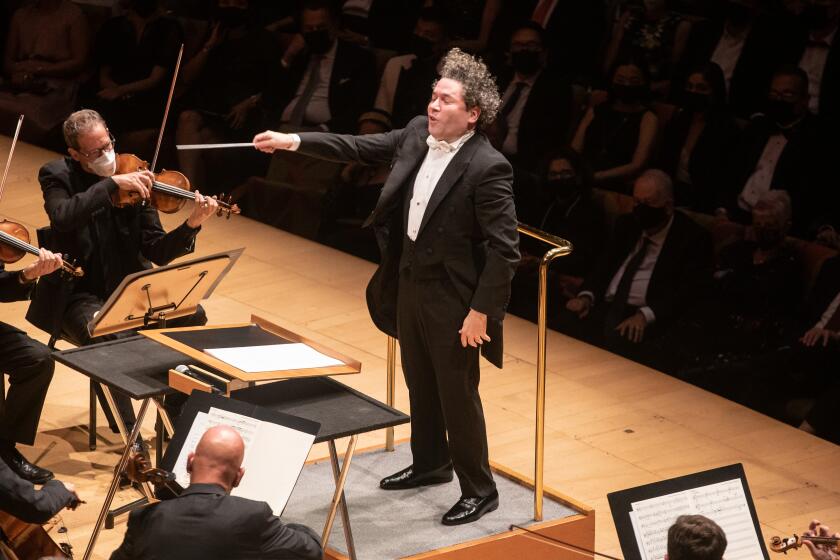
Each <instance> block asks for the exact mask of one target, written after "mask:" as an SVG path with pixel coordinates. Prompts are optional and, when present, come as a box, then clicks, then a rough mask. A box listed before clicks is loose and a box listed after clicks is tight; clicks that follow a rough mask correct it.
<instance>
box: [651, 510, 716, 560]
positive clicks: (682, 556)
mask: <svg viewBox="0 0 840 560" xmlns="http://www.w3.org/2000/svg"><path fill="white" fill-rule="evenodd" d="M726 545H727V542H726V535H725V534H724V532H723V529H721V528H720V525H718V524H717V523H715V522H714V521H712V520H711V519H709V518H708V517H705V516H703V515H680V516H679V517H677V520H676V521H675V522H674V524H673V525H671V527H670V528H669V529H668V545H667V546H668V553H667V554H665V560H723V553H724V552H725V551H726Z"/></svg>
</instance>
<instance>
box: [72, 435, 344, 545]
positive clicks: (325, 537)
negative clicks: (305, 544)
mask: <svg viewBox="0 0 840 560" xmlns="http://www.w3.org/2000/svg"><path fill="white" fill-rule="evenodd" d="M358 439H359V436H358V435H355V434H354V435H352V436H350V441H349V442H348V443H347V451H346V452H345V453H344V464H342V465H341V471H340V472H339V473H338V479H337V480H336V482H335V493H333V499H332V504H331V505H330V511H329V513H328V514H327V523H326V525H324V532H323V534H322V535H321V546H322V547H323V548H324V549H325V550H326V548H327V543H328V542H329V540H330V532H331V531H332V526H333V521H335V513H336V511H337V510H338V506H339V504H340V503H341V502H343V499H344V484H345V483H346V482H347V473H348V471H349V470H350V461H352V460H353V452H354V451H355V450H356V441H357V440H358ZM331 443H332V442H331ZM334 448H335V447H334V444H333V447H331V448H330V454H331V456H330V459H332V453H333V452H334ZM337 461H338V457H336V462H337ZM336 466H337V465H334V466H333V468H335V467H336ZM342 515H346V514H345V513H342ZM346 523H347V521H346V520H345V525H344V526H345V527H346V529H345V531H347V530H349V525H347V524H346ZM345 536H346V533H345ZM352 542H353V541H352V537H351V539H350V540H348V542H347V548H348V552H349V551H350V550H352V549H351V548H350V547H351V543H352ZM83 560H87V558H84V559H83Z"/></svg>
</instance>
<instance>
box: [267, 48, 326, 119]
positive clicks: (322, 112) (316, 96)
mask: <svg viewBox="0 0 840 560" xmlns="http://www.w3.org/2000/svg"><path fill="white" fill-rule="evenodd" d="M336 48H338V41H334V42H333V46H332V47H330V50H328V51H327V52H326V53H324V54H323V55H321V56H318V55H314V54H313V55H312V56H310V57H309V65H308V66H307V67H306V72H304V73H303V77H302V78H301V80H300V84H298V88H297V91H296V92H295V96H294V98H292V100H291V101H289V104H288V105H286V108H285V109H284V110H283V115H282V117H281V118H282V120H283V122H288V121H289V120H291V118H292V112H294V110H295V106H296V105H297V103H298V100H300V96H301V95H303V90H304V89H306V83H307V82H308V81H309V75H310V73H311V72H312V69H313V67H314V66H315V64H316V62H317V61H318V60H320V61H321V66H320V68H319V79H318V85H317V86H315V91H314V92H312V99H310V100H309V103H308V104H307V106H306V112H305V113H304V116H303V119H304V121H305V122H307V123H311V124H323V123H325V122H328V121H329V120H330V119H331V118H332V114H331V113H330V77H331V76H332V70H333V64H334V63H335V51H336Z"/></svg>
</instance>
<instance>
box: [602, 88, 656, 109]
mask: <svg viewBox="0 0 840 560" xmlns="http://www.w3.org/2000/svg"><path fill="white" fill-rule="evenodd" d="M610 93H611V94H612V97H613V98H615V99H616V100H618V101H621V102H622V103H626V104H627V105H635V104H636V103H641V102H642V101H644V100H645V98H646V97H647V95H648V88H647V87H645V86H627V85H623V84H613V85H612V87H611V88H610Z"/></svg>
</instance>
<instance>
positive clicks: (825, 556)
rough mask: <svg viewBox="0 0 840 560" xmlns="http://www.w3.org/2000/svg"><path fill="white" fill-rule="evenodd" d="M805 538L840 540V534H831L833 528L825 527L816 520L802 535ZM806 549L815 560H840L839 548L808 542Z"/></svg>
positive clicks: (806, 542)
mask: <svg viewBox="0 0 840 560" xmlns="http://www.w3.org/2000/svg"><path fill="white" fill-rule="evenodd" d="M802 535H803V536H808V537H834V538H835V539H840V533H834V534H833V535H832V534H831V528H830V527H829V526H828V525H823V524H821V523H820V522H819V521H817V520H816V519H814V520H813V521H811V523H809V524H808V530H807V531H805V532H804V533H802ZM805 548H807V549H808V551H809V552H810V553H811V556H812V557H813V558H814V560H840V552H837V547H836V546H834V547H832V546H830V545H825V544H814V543H812V542H810V541H808V540H806V541H805Z"/></svg>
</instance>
